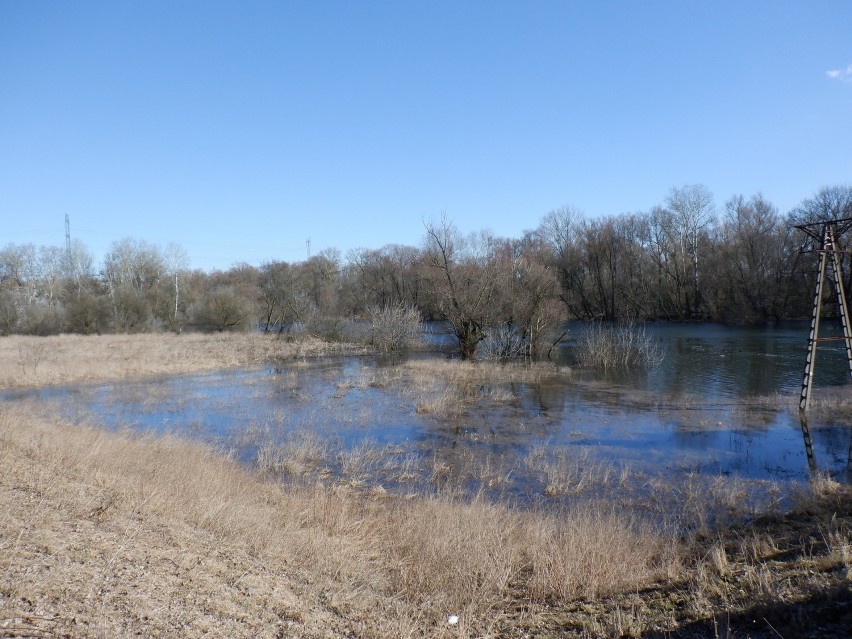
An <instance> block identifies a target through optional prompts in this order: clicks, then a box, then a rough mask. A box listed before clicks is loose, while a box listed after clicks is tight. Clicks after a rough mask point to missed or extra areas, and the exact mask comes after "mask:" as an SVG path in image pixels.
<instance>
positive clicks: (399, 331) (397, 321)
mask: <svg viewBox="0 0 852 639" xmlns="http://www.w3.org/2000/svg"><path fill="white" fill-rule="evenodd" d="M367 315H368V321H369V323H370V338H371V341H372V343H373V344H374V345H375V346H376V347H377V348H378V349H379V350H380V351H382V352H383V353H390V352H395V351H398V350H401V349H403V348H405V347H406V346H413V345H415V344H418V343H419V342H420V341H422V339H423V320H422V318H421V317H420V311H418V310H417V309H416V308H415V307H414V306H410V305H408V304H403V303H402V302H398V303H396V304H388V305H385V306H373V307H371V308H370V309H369V310H368V311H367Z"/></svg>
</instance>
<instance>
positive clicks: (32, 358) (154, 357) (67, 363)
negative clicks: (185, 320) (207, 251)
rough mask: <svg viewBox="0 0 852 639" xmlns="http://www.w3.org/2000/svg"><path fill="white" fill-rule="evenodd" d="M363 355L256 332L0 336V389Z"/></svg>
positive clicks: (308, 339)
mask: <svg viewBox="0 0 852 639" xmlns="http://www.w3.org/2000/svg"><path fill="white" fill-rule="evenodd" d="M364 351H365V349H364V347H362V346H357V345H351V344H329V343H327V342H323V341H321V340H318V339H314V338H311V337H300V338H298V339H297V340H294V341H287V340H284V339H280V338H278V337H277V336H275V335H263V334H260V333H213V334H202V333H187V334H183V335H175V334H172V333H157V334H154V333H141V334H137V335H58V336H50V337H30V336H21V335H13V336H9V337H3V338H0V388H16V387H25V386H46V385H52V384H69V383H75V382H94V381H115V380H122V379H138V378H141V377H148V376H153V375H174V374H180V373H194V372H202V371H209V370H216V369H223V368H236V367H248V366H257V365H261V364H265V363H269V362H270V361H273V360H292V359H303V358H308V357H316V356H318V355H340V354H351V353H359V352H364Z"/></svg>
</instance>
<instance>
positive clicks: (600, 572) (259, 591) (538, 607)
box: [0, 407, 677, 637]
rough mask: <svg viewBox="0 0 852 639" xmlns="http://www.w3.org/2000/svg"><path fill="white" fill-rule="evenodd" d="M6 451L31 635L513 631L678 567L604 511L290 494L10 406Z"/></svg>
mask: <svg viewBox="0 0 852 639" xmlns="http://www.w3.org/2000/svg"><path fill="white" fill-rule="evenodd" d="M0 463H2V467H3V468H4V473H3V474H2V476H0V513H2V514H0V628H2V624H3V623H6V624H7V627H12V625H15V627H18V628H25V629H26V628H30V629H33V631H32V632H31V634H33V635H36V634H37V632H36V630H38V631H40V632H42V633H44V634H55V635H63V634H68V635H72V636H105V637H106V636H108V637H121V636H130V635H134V634H142V635H145V636H175V635H180V636H189V637H192V636H202V635H207V636H229V637H236V636H293V637H328V636H358V637H400V636H402V637H405V636H409V637H450V636H452V637H473V636H478V637H497V636H511V635H513V634H515V633H516V631H517V632H518V633H520V632H521V630H520V629H521V628H529V627H531V624H532V625H533V626H534V625H536V624H538V625H539V626H541V625H542V624H546V621H547V618H548V613H547V611H548V605H554V604H559V603H560V602H562V601H564V600H565V599H566V598H574V597H594V596H598V595H601V594H607V593H612V592H619V591H622V590H624V589H635V588H639V587H643V586H646V585H648V584H650V583H654V582H655V581H657V580H658V579H660V578H662V577H666V576H669V575H671V573H672V571H673V570H675V569H676V567H677V552H676V549H675V548H674V546H673V543H672V540H671V538H667V537H666V536H664V535H660V534H659V533H658V532H655V531H654V530H653V529H652V528H651V527H650V526H648V525H645V524H643V523H642V522H639V521H635V520H632V519H630V518H628V517H625V516H622V515H619V513H618V512H615V511H614V510H612V509H604V508H600V507H578V508H577V509H575V510H572V511H566V512H561V513H550V514H548V513H539V512H529V511H527V512H524V511H519V510H516V509H513V508H509V507H507V506H503V505H496V504H488V503H484V502H479V501H474V502H468V501H461V502H460V501H455V500H453V499H451V498H432V499H428V498H422V497H421V498H411V499H404V498H392V497H387V496H383V495H381V494H380V493H371V494H363V493H360V492H352V491H351V490H345V489H341V488H339V487H338V488H334V489H332V488H324V487H322V486H321V485H320V484H310V485H307V484H306V485H289V486H288V487H287V488H286V489H284V488H282V487H280V486H279V485H276V484H272V483H267V482H264V481H262V480H261V479H260V478H259V477H258V476H256V475H255V474H253V473H251V472H249V471H248V470H246V469H245V468H243V467H241V466H239V465H238V464H236V463H233V462H231V461H229V460H228V459H227V458H225V457H223V456H222V455H220V454H217V453H216V452H214V451H211V450H209V449H206V448H203V447H200V446H198V445H194V444H190V443H187V442H184V441H180V440H176V439H172V438H168V437H164V438H158V439H151V438H136V437H131V436H129V435H128V436H125V435H119V434H113V433H107V432H103V431H100V430H97V429H93V428H88V427H82V426H72V425H68V424H64V423H62V422H61V421H60V420H59V419H58V418H56V417H47V416H44V415H40V414H38V413H37V412H35V411H33V412H27V411H26V410H24V409H22V408H20V407H18V408H8V407H6V408H3V409H2V410H0ZM353 463H354V462H353ZM625 566H630V570H624V567H625ZM451 614H456V615H459V617H460V622H459V624H457V625H454V626H452V627H450V626H448V625H447V623H446V620H447V618H448V615H451ZM4 632H5V631H4ZM13 636H14V635H13Z"/></svg>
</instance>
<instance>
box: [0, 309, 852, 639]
mask: <svg viewBox="0 0 852 639" xmlns="http://www.w3.org/2000/svg"><path fill="white" fill-rule="evenodd" d="M629 328H630V327H624V326H622V327H618V328H617V330H616V331H615V332H613V333H611V334H610V335H609V336H607V335H602V329H601V327H600V326H593V327H591V328H586V327H580V326H567V327H566V329H567V332H566V333H567V334H566V339H565V340H563V346H564V352H563V353H562V354H561V356H560V357H559V358H556V359H551V360H547V361H541V362H538V363H535V362H532V361H529V360H521V361H520V362H516V363H506V362H505V361H504V360H502V359H501V358H500V357H499V356H498V357H496V358H495V359H494V360H493V361H479V362H469V361H461V360H458V359H454V358H448V357H447V356H446V355H445V354H440V353H437V354H436V353H432V352H426V351H420V352H414V353H411V352H409V353H407V354H400V353H399V351H398V349H390V348H388V349H383V350H388V351H394V352H392V353H391V354H390V355H381V354H376V353H375V352H370V353H368V352H365V351H364V349H363V347H358V346H354V345H353V346H345V345H340V344H337V345H334V346H328V345H327V344H324V343H323V342H320V341H317V340H315V339H314V338H310V337H308V336H305V335H302V336H300V337H295V336H291V337H289V338H287V337H275V336H271V335H243V334H233V335H224V336H196V335H182V336H179V337H178V336H165V335H161V336H135V337H132V338H131V337H121V336H116V337H90V338H82V337H77V338H72V337H68V336H63V337H56V338H47V339H42V340H33V339H32V338H17V337H16V338H9V339H7V340H3V341H0V347H3V348H6V349H7V350H6V352H5V355H6V357H4V359H3V362H4V365H5V366H7V369H0V371H3V373H4V374H3V375H0V380H6V381H5V384H4V385H5V386H6V388H7V389H8V390H6V391H5V392H4V400H5V401H4V404H3V408H2V411H0V460H2V463H3V467H4V468H6V469H9V472H6V473H4V476H3V478H2V480H0V499H2V500H3V501H2V503H3V505H4V507H5V515H4V517H3V518H0V564H2V567H0V574H2V575H3V577H2V580H0V604H2V608H0V611H2V612H0V621H2V623H3V624H5V625H3V626H2V627H3V628H14V629H15V630H14V632H17V633H18V634H19V635H21V634H25V633H26V632H30V633H31V634H33V633H36V632H41V633H42V634H55V635H63V634H69V633H70V634H75V635H78V636H89V635H92V636H93V635H100V636H123V635H130V634H134V633H137V634H138V633H141V634H146V635H152V636H153V635H158V634H159V635H169V634H174V633H176V632H177V633H178V634H180V635H183V636H201V635H205V634H206V635H214V636H295V637H300V636H301V637H327V636H340V637H343V636H359V637H399V636H409V637H471V638H472V637H523V636H537V637H556V636H576V637H590V636H601V637H609V636H633V637H651V636H667V637H688V636H728V637H737V636H753V637H754V636H778V635H779V634H780V635H781V636H784V637H787V636H801V635H802V634H806V635H807V634H812V635H815V636H832V635H833V636H845V635H844V633H845V632H846V628H848V624H849V622H850V621H852V620H850V618H849V617H850V609H851V608H852V592H850V578H852V536H850V530H852V528H850V525H852V513H850V499H852V495H850V489H849V486H848V483H847V482H848V479H849V477H848V474H847V473H848V468H849V467H848V463H849V454H850V452H852V436H850V430H851V429H850V426H849V423H850V415H852V412H850V410H849V407H850V400H852V395H850V394H849V393H847V392H846V388H845V387H844V386H840V385H839V383H842V382H843V381H844V380H843V374H844V373H843V369H842V367H838V366H836V364H837V363H840V364H841V365H842V364H843V362H842V359H838V353H835V352H832V351H830V350H827V351H824V352H821V353H820V357H821V358H822V359H821V360H820V362H821V364H822V368H821V369H818V371H820V377H819V379H818V384H817V385H818V387H819V390H818V392H817V397H816V401H815V404H816V406H815V410H814V411H812V414H811V417H810V420H809V423H808V430H807V433H808V435H809V438H810V441H811V444H812V449H813V453H814V455H813V458H814V459H815V461H816V465H817V466H818V470H817V472H816V473H814V472H812V469H811V467H809V464H808V456H807V455H806V453H805V445H804V442H805V440H804V436H803V430H802V424H801V423H800V422H799V416H798V413H797V410H796V400H797V396H798V384H799V383H800V370H801V353H802V350H803V338H804V335H803V327H802V326H798V325H791V326H787V327H782V328H778V329H775V330H763V331H757V330H752V329H742V328H739V329H736V328H726V327H721V326H716V325H689V326H676V327H663V326H653V325H648V326H646V327H644V329H643V330H642V332H637V333H633V334H632V335H630V334H628V333H629V330H628V329H629ZM634 328H635V327H634ZM595 331H597V332H598V334H597V336H596V335H595ZM619 331H620V332H619ZM590 336H591V337H596V338H597V341H596V342H594V343H595V344H597V347H596V348H597V350H598V351H599V352H606V348H608V346H607V347H606V348H604V347H603V346H601V338H613V337H615V338H617V339H620V340H622V341H621V342H620V343H621V344H622V346H623V345H624V341H623V340H625V339H626V340H627V343H628V345H629V346H631V347H634V346H635V347H636V348H637V349H639V350H640V351H641V352H642V353H644V354H643V355H642V356H641V357H640V359H638V360H637V359H630V360H629V361H628V362H627V365H624V360H621V361H620V362H619V361H618V360H612V359H608V360H607V361H608V362H610V363H608V364H606V365H604V366H596V365H594V364H592V363H591V362H589V361H586V362H585V363H586V364H587V365H586V366H579V365H578V361H579V360H581V358H582V357H584V356H585V355H583V348H584V340H587V339H589V337H590ZM432 339H433V341H434V340H435V339H436V338H435V337H433V338H432ZM324 348H329V349H330V350H328V351H324V350H323V349H324ZM89 361H91V362H92V365H91V366H90V365H88V364H87V362H89ZM97 362H103V363H102V365H100V366H99V365H98V364H97ZM56 371H61V372H59V373H57V372H56ZM838 371H839V372H838ZM163 373H167V375H163ZM63 377H64V378H65V379H71V380H72V381H73V380H74V379H76V380H79V382H85V383H75V384H73V385H68V384H63V385H60V384H58V383H57V382H58V381H59V380H60V379H61V378H63ZM451 622H452V623H451ZM11 636H16V635H14V634H12V635H11Z"/></svg>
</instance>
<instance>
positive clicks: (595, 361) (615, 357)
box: [576, 322, 665, 371]
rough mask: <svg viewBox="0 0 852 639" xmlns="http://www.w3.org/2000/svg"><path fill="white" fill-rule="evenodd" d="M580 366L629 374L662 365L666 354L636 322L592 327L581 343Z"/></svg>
mask: <svg viewBox="0 0 852 639" xmlns="http://www.w3.org/2000/svg"><path fill="white" fill-rule="evenodd" d="M576 353H577V361H578V363H579V364H580V366H584V367H589V368H595V369H598V370H603V371H608V370H626V369H629V368H637V367H649V368H653V367H654V366H657V365H659V364H660V363H661V362H662V361H663V358H664V357H665V351H664V349H663V347H662V346H660V344H659V342H658V341H657V340H655V339H654V338H652V337H651V336H650V335H648V334H647V332H646V331H645V327H644V326H637V325H636V324H634V323H633V322H624V323H621V324H612V325H610V324H592V325H590V326H589V327H588V328H587V329H586V330H585V331H584V332H583V334H582V335H581V336H580V338H579V339H578V340H577V347H576Z"/></svg>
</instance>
